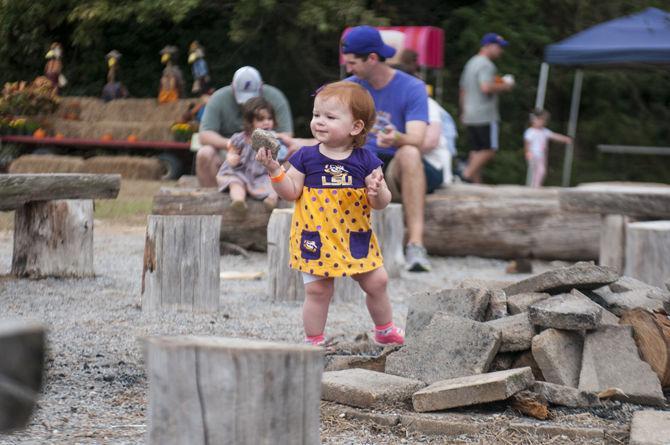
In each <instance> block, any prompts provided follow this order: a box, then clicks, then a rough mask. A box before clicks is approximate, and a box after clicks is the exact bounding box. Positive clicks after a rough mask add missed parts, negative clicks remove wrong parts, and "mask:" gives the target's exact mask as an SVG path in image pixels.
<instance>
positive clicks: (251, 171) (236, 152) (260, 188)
mask: <svg viewBox="0 0 670 445" xmlns="http://www.w3.org/2000/svg"><path fill="white" fill-rule="evenodd" d="M242 119H243V120H244V131H242V132H240V133H235V134H233V135H232V136H231V137H230V140H229V142H228V151H227V154H226V161H225V162H224V163H223V164H222V165H221V168H220V169H219V172H218V173H217V176H216V182H217V184H218V185H219V190H220V191H222V192H224V191H226V189H229V190H230V199H231V200H232V203H231V208H232V209H233V211H234V212H236V213H238V214H240V215H244V214H245V213H246V211H247V203H246V202H245V198H246V196H247V194H249V195H251V197H253V198H255V199H262V200H263V202H264V203H265V205H266V206H268V207H269V208H274V207H275V206H276V205H277V193H275V191H274V190H273V189H272V185H271V183H270V179H269V178H268V175H267V172H266V170H265V167H263V165H261V164H260V163H258V161H256V159H255V158H256V152H255V151H254V150H253V149H252V148H251V133H253V131H254V130H255V129H256V128H261V129H263V130H272V129H273V128H274V124H275V120H274V109H273V108H272V105H271V104H270V103H269V102H268V101H266V100H265V99H263V98H262V97H255V98H253V99H249V100H248V101H247V102H246V103H245V104H244V105H243V106H242ZM279 156H281V152H280V153H279Z"/></svg>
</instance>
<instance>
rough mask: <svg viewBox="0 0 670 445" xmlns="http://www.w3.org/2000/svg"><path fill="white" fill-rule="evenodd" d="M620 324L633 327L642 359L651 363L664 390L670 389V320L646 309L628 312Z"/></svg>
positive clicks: (622, 317)
mask: <svg viewBox="0 0 670 445" xmlns="http://www.w3.org/2000/svg"><path fill="white" fill-rule="evenodd" d="M619 324H627V325H631V326H633V337H634V338H635V343H636V344H637V347H638V349H639V351H640V355H641V356H642V359H643V360H644V361H645V362H647V363H649V365H650V366H651V369H653V370H654V372H655V373H656V375H658V379H659V380H660V381H661V386H662V387H663V388H670V320H668V317H667V316H665V315H663V314H654V313H652V312H650V311H648V310H645V309H632V310H630V311H626V312H625V313H624V314H623V315H622V316H621V319H620V320H619Z"/></svg>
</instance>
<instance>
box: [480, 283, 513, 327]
mask: <svg viewBox="0 0 670 445" xmlns="http://www.w3.org/2000/svg"><path fill="white" fill-rule="evenodd" d="M507 315H508V313H507V295H505V291H503V290H500V289H493V290H491V298H489V307H488V308H487V309H486V315H484V320H486V321H489V320H497V319H499V318H503V317H507Z"/></svg>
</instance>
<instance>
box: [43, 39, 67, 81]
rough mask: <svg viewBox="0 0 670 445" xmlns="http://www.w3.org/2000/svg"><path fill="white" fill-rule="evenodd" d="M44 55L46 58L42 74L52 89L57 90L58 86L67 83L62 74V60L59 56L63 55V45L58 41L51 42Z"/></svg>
mask: <svg viewBox="0 0 670 445" xmlns="http://www.w3.org/2000/svg"><path fill="white" fill-rule="evenodd" d="M44 57H45V58H46V59H47V64H46V66H45V67H44V75H45V76H46V78H47V79H49V80H50V81H51V85H53V88H54V90H55V91H56V92H58V89H59V88H63V87H64V86H65V85H67V79H66V78H65V76H64V75H63V74H62V71H63V62H62V61H61V58H62V57H63V47H62V46H61V45H60V43H58V42H54V43H52V44H51V47H49V51H47V53H46V55H45V56H44Z"/></svg>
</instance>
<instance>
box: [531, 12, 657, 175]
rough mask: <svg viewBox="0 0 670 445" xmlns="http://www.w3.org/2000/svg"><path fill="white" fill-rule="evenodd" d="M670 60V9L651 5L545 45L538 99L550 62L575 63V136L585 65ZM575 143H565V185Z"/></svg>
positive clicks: (540, 102) (538, 103)
mask: <svg viewBox="0 0 670 445" xmlns="http://www.w3.org/2000/svg"><path fill="white" fill-rule="evenodd" d="M663 64H666V65H667V64H670V13H667V12H665V11H662V10H660V9H656V8H648V9H645V10H644V11H642V12H639V13H637V14H633V15H629V16H625V17H621V18H618V19H614V20H610V21H609V22H605V23H601V24H599V25H596V26H593V27H591V28H588V29H586V30H584V31H582V32H579V33H577V34H575V35H573V36H571V37H568V38H567V39H565V40H562V41H560V42H558V43H554V44H552V45H548V46H546V47H545V49H544V62H543V63H542V67H541V69H540V79H539V84H538V89H537V97H536V100H535V107H536V108H543V107H544V98H545V94H546V90H547V78H548V76H549V65H563V66H575V67H577V70H576V72H575V80H574V84H573V88H572V101H571V104H570V119H569V123H568V135H569V136H570V137H572V138H573V139H574V137H575V133H576V131H577V117H578V113H579V101H580V97H581V89H582V80H583V77H584V72H583V68H586V67H599V68H602V67H616V66H630V65H663ZM573 151H574V145H573V144H569V145H568V146H567V147H566V153H565V160H564V162H563V186H564V187H567V186H568V185H569V183H570V176H571V169H572V157H573Z"/></svg>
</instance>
